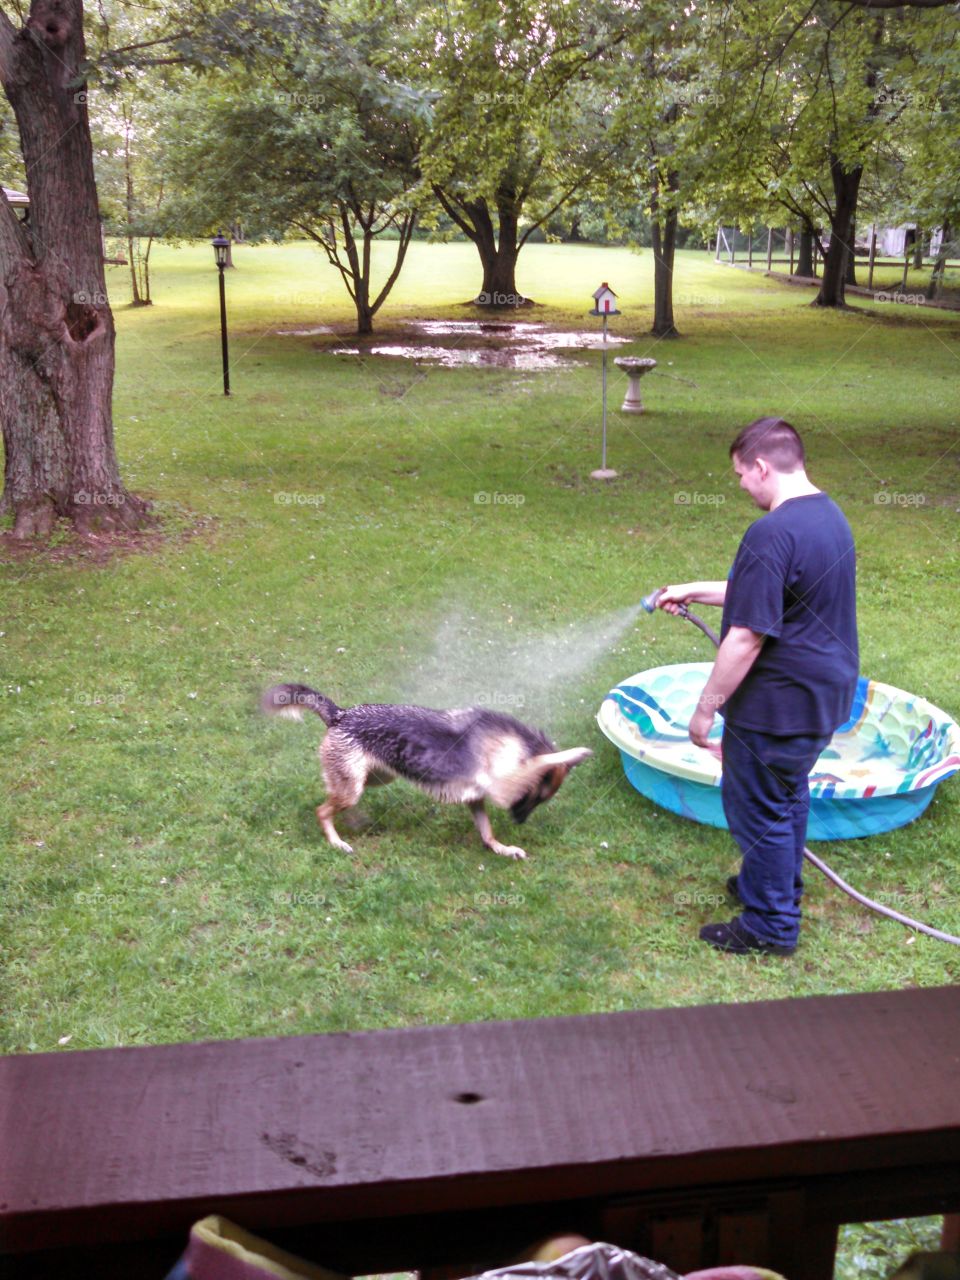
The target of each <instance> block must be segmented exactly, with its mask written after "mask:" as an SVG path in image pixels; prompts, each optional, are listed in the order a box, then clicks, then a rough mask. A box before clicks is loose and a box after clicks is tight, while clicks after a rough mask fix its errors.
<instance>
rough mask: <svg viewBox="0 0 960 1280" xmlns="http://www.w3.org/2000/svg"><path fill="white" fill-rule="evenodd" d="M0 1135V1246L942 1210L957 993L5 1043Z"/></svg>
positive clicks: (958, 1050) (952, 1177) (953, 1125)
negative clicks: (677, 1208)
mask: <svg viewBox="0 0 960 1280" xmlns="http://www.w3.org/2000/svg"><path fill="white" fill-rule="evenodd" d="M0 1123H2V1126H3V1135H2V1137H3V1149H4V1150H3V1160H2V1172H0V1249H2V1250H4V1251H7V1252H18V1251H25V1252H26V1251H33V1250H42V1249H54V1248H58V1247H64V1246H75V1245H78V1244H95V1243H97V1244H99V1243H103V1242H123V1241H131V1242H132V1241H140V1240H149V1239H151V1238H161V1237H167V1238H168V1239H169V1238H170V1237H172V1236H174V1235H176V1234H178V1233H182V1234H183V1235H185V1233H186V1230H187V1228H188V1226H189V1224H190V1222H192V1221H193V1220H194V1219H196V1218H197V1217H200V1216H202V1214H204V1213H206V1212H210V1211H217V1212H220V1213H223V1214H225V1215H226V1216H228V1217H233V1218H235V1219H236V1220H237V1221H239V1222H242V1223H243V1224H244V1225H245V1226H247V1227H248V1228H250V1229H252V1230H267V1231H268V1230H272V1229H274V1228H287V1229H300V1230H303V1229H304V1228H311V1227H312V1228H313V1229H316V1228H317V1227H318V1226H322V1224H324V1223H328V1224H330V1225H331V1228H333V1226H334V1224H338V1223H339V1224H344V1223H349V1221H350V1220H353V1221H354V1222H355V1224H356V1225H358V1226H359V1222H358V1221H357V1220H363V1219H366V1220H372V1219H380V1220H383V1219H386V1220H389V1219H393V1218H397V1217H402V1216H403V1215H415V1216H434V1217H439V1216H440V1215H443V1214H445V1213H457V1214H460V1213H464V1212H466V1211H480V1210H489V1209H491V1208H494V1207H496V1206H517V1205H523V1204H528V1205H531V1206H533V1205H537V1204H541V1205H542V1204H546V1203H548V1202H557V1201H570V1202H574V1201H583V1200H588V1199H589V1200H597V1199H607V1200H610V1199H613V1198H615V1197H617V1196H625V1195H630V1194H650V1193H658V1194H665V1193H666V1192H667V1191H670V1190H673V1189H676V1190H682V1189H683V1188H705V1187H706V1188H717V1187H721V1188H722V1187H723V1186H724V1185H725V1184H735V1183H745V1182H759V1183H763V1182H765V1181H770V1180H773V1181H776V1180H792V1181H793V1182H794V1183H800V1182H808V1181H809V1182H810V1183H811V1185H814V1184H817V1183H820V1182H821V1180H823V1179H824V1178H828V1179H829V1178H833V1179H835V1180H836V1181H837V1182H838V1184H843V1185H847V1186H849V1185H850V1184H852V1185H854V1186H856V1185H857V1184H858V1179H859V1177H860V1175H861V1174H864V1173H866V1171H873V1176H874V1177H881V1178H882V1181H883V1188H882V1193H883V1195H884V1196H886V1197H887V1200H886V1201H885V1204H886V1203H892V1201H891V1195H893V1199H894V1200H895V1199H896V1195H895V1193H892V1192H891V1187H894V1188H895V1187H896V1186H897V1184H898V1180H899V1179H902V1178H903V1177H904V1175H905V1173H906V1172H907V1171H910V1177H918V1176H920V1175H921V1174H923V1173H924V1172H926V1173H928V1174H929V1175H930V1185H931V1191H930V1195H929V1197H928V1199H927V1200H926V1201H924V1203H932V1202H933V1200H934V1199H937V1196H936V1195H935V1194H934V1192H933V1188H934V1187H940V1188H946V1191H945V1192H940V1193H939V1199H938V1204H939V1206H940V1208H941V1209H943V1208H950V1209H953V1210H954V1211H956V1210H957V1209H960V1180H958V1169H960V988H953V987H942V988H936V989H928V990H911V991H904V992H879V993H874V994H865V995H850V996H833V997H815V998H808V999H802V1000H787V1001H772V1002H763V1003H755V1004H746V1005H715V1006H706V1007H697V1008H688V1009H664V1010H657V1011H648V1012H639V1013H618V1014H605V1015H596V1016H588V1017H575V1018H555V1019H543V1020H539V1021H532V1022H498V1023H478V1024H469V1025H464V1026H452V1027H451V1026H448V1027H418V1028H410V1029H405V1030H395V1031H378V1032H361V1033H344V1034H335V1035H323V1036H310V1037H291V1038H287V1039H261V1040H238V1041H226V1042H207V1043H199V1044H185V1045H161V1046H156V1047H151V1048H129V1049H111V1050H96V1051H79V1052H77V1051H75V1052H66V1053H57V1054H36V1055H24V1056H16V1057H9V1058H6V1059H0ZM886 1175H889V1176H886ZM903 1192H904V1196H905V1198H909V1195H910V1192H911V1188H910V1186H909V1185H904V1188H903ZM877 1195H878V1196H879V1195H880V1189H879V1187H878V1191H877ZM944 1197H946V1198H945V1199H944ZM941 1201H943V1203H940V1202H941ZM911 1203H919V1201H918V1199H917V1195H916V1194H915V1195H914V1199H913V1201H912V1202H911ZM931 1211H936V1210H931ZM482 1216H483V1215H481V1217H482ZM830 1216H831V1215H830V1213H829V1211H828V1210H825V1209H824V1208H823V1206H822V1205H821V1206H820V1209H819V1211H818V1217H819V1218H820V1220H825V1219H829V1218H830ZM864 1216H868V1215H866V1214H865V1215H864ZM838 1220H842V1219H838ZM398 1225H399V1224H398ZM343 1261H344V1260H343V1259H341V1262H343Z"/></svg>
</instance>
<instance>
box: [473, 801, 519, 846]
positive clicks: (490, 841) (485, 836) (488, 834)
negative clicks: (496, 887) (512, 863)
mask: <svg viewBox="0 0 960 1280" xmlns="http://www.w3.org/2000/svg"><path fill="white" fill-rule="evenodd" d="M470 812H471V813H472V814H473V822H474V826H475V827H476V828H477V830H478V831H479V832H480V839H481V840H482V841H483V843H484V844H485V845H486V846H487V848H488V849H489V850H491V852H493V853H500V854H502V855H503V856H504V857H505V858H525V857H526V856H527V855H526V853H525V852H524V850H523V849H521V848H520V847H519V846H518V845H515V844H501V843H500V841H499V840H498V839H497V838H496V836H495V835H494V834H493V827H491V825H490V815H489V814H488V813H487V811H486V809H485V808H484V807H483V801H482V800H472V801H471V802H470Z"/></svg>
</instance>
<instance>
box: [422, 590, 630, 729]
mask: <svg viewBox="0 0 960 1280" xmlns="http://www.w3.org/2000/svg"><path fill="white" fill-rule="evenodd" d="M640 608H641V606H640V605H639V604H633V605H628V606H627V607H626V608H623V609H617V610H613V611H611V612H608V613H604V614H602V615H600V616H599V617H597V618H592V619H590V620H589V621H587V622H576V623H570V624H569V625H568V626H565V627H557V628H555V629H553V630H550V631H545V632H542V633H539V634H530V633H526V634H523V633H521V634H513V628H512V626H509V627H505V626H503V625H501V626H499V627H498V628H494V627H492V626H491V620H490V619H489V618H484V617H483V616H481V615H472V614H470V613H468V612H467V610H466V609H455V610H452V611H451V612H449V613H447V614H446V616H445V617H444V618H443V620H442V621H441V622H440V624H439V626H438V627H437V630H436V633H435V635H434V637H433V641H432V644H431V645H430V647H429V650H428V652H427V654H426V656H425V657H424V658H423V659H422V661H420V662H418V663H414V664H413V667H412V670H409V671H408V673H407V675H406V677H405V678H404V679H403V680H402V696H403V699H404V701H407V702H413V703H418V704H419V705H421V706H428V707H431V706H432V707H465V706H485V707H490V708H491V710H495V711H505V712H507V714H509V715H513V716H516V717H517V718H518V719H520V720H524V721H526V722H528V723H532V724H542V725H544V726H545V727H549V726H550V722H551V721H552V720H554V719H555V717H556V713H557V711H558V708H559V707H560V706H561V705H562V704H563V703H565V702H566V701H567V700H568V699H569V697H570V695H571V694H572V693H573V692H575V691H576V686H577V683H578V682H579V681H582V680H583V678H584V677H585V676H586V675H587V674H588V672H589V671H590V668H591V667H593V666H595V665H596V663H597V662H598V661H600V660H601V659H602V658H603V657H605V656H606V655H607V654H609V652H610V651H611V649H612V648H613V646H614V645H615V644H616V643H617V642H618V641H619V640H620V639H621V638H622V637H623V635H624V634H625V632H626V631H627V630H628V628H630V627H631V626H632V625H633V623H634V622H635V621H636V620H637V618H638V616H639V614H640Z"/></svg>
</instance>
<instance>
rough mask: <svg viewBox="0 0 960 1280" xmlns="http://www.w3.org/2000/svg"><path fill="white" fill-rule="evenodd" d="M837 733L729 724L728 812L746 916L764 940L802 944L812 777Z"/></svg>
mask: <svg viewBox="0 0 960 1280" xmlns="http://www.w3.org/2000/svg"><path fill="white" fill-rule="evenodd" d="M832 736H833V735H832V734H829V733H828V734H823V735H817V734H808V735H806V736H803V737H780V736H778V735H775V734H771V733H759V732H758V731H757V730H756V729H742V728H739V727H738V726H737V725H733V724H727V725H725V726H724V730H723V777H722V779H721V794H722V798H723V812H724V814H725V815H726V819H727V825H728V826H729V828H730V834H731V835H732V836H733V838H734V840H736V842H737V844H738V845H739V846H740V852H741V853H742V854H743V866H742V867H741V868H740V873H739V875H738V876H737V889H738V891H739V895H740V900H741V902H742V903H743V910H742V911H741V913H740V918H741V920H742V921H743V923H744V924H745V925H746V927H747V928H748V929H749V930H750V932H751V933H754V934H756V936H757V937H758V938H762V939H763V940H764V942H775V943H777V944H778V945H781V946H794V945H796V941H797V936H798V934H799V932H800V898H801V896H802V894H803V846H804V843H805V842H806V838H807V818H808V816H809V813H810V788H809V785H808V776H809V774H810V770H811V769H812V768H813V766H814V764H815V763H816V760H817V757H818V756H819V755H820V752H821V751H822V750H823V748H824V747H825V746H826V745H827V743H828V742H829V741H830V738H831V737H832Z"/></svg>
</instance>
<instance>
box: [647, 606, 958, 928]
mask: <svg viewBox="0 0 960 1280" xmlns="http://www.w3.org/2000/svg"><path fill="white" fill-rule="evenodd" d="M665 590H666V587H658V588H657V590H656V591H651V592H650V594H649V595H646V596H644V597H643V599H642V600H641V601H640V604H641V606H642V607H643V608H644V609H645V610H646V612H647V613H653V611H654V609H656V607H657V602H658V601H659V599H660V597H661V595H663V593H664V591H665ZM677 615H678V616H679V617H681V618H686V620H687V621H688V622H692V623H693V624H694V626H696V627H699V628H700V630H701V631H702V632H703V634H704V635H705V636H706V637H707V639H708V640H711V641H712V642H713V644H714V647H715V648H718V649H719V647H720V638H719V636H718V635H717V633H716V632H715V631H714V630H713V629H712V628H711V627H708V626H707V624H706V623H705V622H704V621H703V620H702V619H701V618H698V617H697V615H696V614H695V613H691V612H690V610H689V609H688V608H687V606H686V605H685V604H680V605H678V606H677ZM803 856H804V857H805V858H806V859H807V860H808V861H809V862H812V863H813V865H814V866H815V867H816V868H817V870H818V871H822V872H823V874H824V875H825V876H826V877H827V879H828V880H831V881H832V882H833V883H834V884H835V885H836V886H837V888H838V889H842V890H843V892H844V893H845V894H847V895H848V896H849V897H851V898H853V900H854V902H859V903H860V904H861V906H864V907H868V908H869V909H870V910H871V911H875V912H876V913H877V914H878V915H881V916H886V917H887V918H888V919H889V920H896V921H897V923H898V924H903V925H906V926H907V928H908V929H917V930H919V932H920V933H925V934H927V936H928V937H930V938H937V939H939V941H940V942H950V943H952V944H953V945H954V946H955V947H960V938H958V937H956V936H955V935H954V934H952V933H944V932H943V931H942V930H941V929H934V928H933V926H932V925H929V924H923V922H922V921H920V920H913V919H912V918H911V917H910V916H905V915H903V914H901V912H899V911H894V910H893V908H892V907H885V906H884V905H883V903H882V902H874V900H873V899H872V898H868V897H867V896H866V895H865V894H862V893H860V892H859V890H857V889H854V888H853V886H852V885H849V884H847V882H846V880H844V879H842V877H840V876H838V875H837V873H836V872H835V871H834V870H833V868H832V867H830V866H828V865H827V864H826V863H825V862H824V861H823V859H822V858H818V857H817V855H816V854H815V853H811V852H810V850H809V849H808V848H807V846H806V845H804V847H803Z"/></svg>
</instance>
